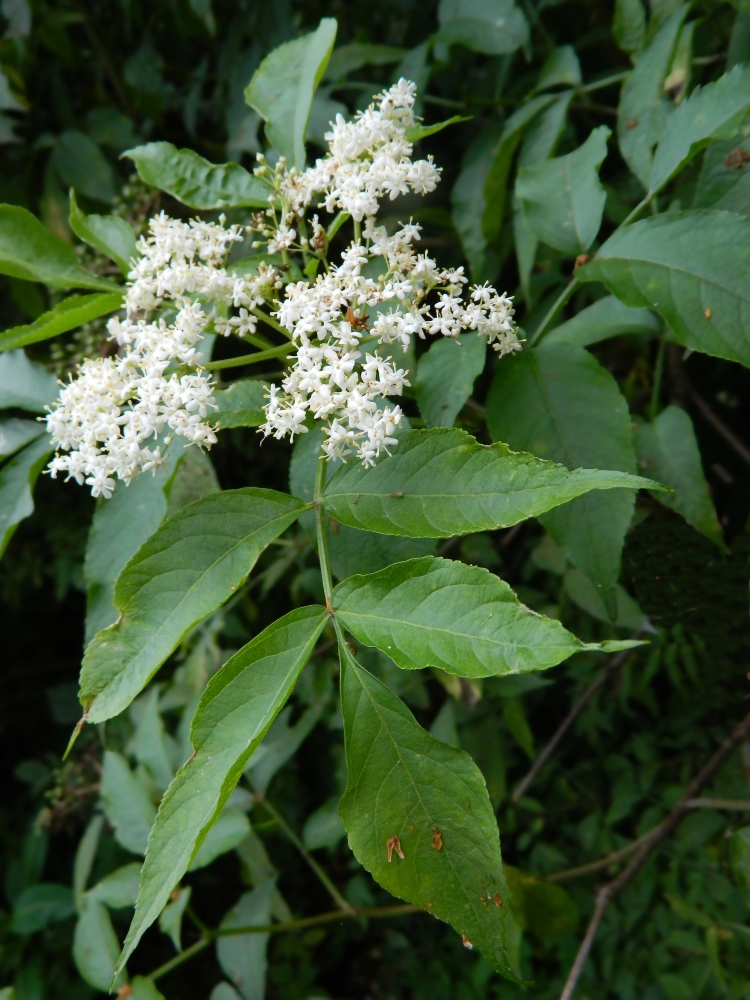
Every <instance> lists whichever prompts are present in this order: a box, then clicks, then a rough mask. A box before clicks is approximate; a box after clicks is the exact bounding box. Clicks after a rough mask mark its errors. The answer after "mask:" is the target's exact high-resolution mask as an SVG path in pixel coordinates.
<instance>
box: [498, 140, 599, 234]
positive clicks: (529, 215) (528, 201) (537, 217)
mask: <svg viewBox="0 0 750 1000" xmlns="http://www.w3.org/2000/svg"><path fill="white" fill-rule="evenodd" d="M610 135H611V132H610V130H609V129H608V128H607V127H606V125H601V126H600V127H599V128H597V129H594V131H593V132H592V133H591V135H590V136H589V137H588V139H587V140H586V142H585V143H584V144H583V145H582V146H580V147H579V148H578V149H576V150H574V151H573V152H572V153H568V154H567V156H560V157H557V158H556V159H554V160H547V161H544V162H542V163H536V164H534V165H532V166H528V167H522V168H521V169H520V170H519V171H518V177H517V179H516V197H517V198H518V199H519V201H520V202H521V204H522V205H523V208H524V213H525V216H526V221H527V222H528V224H529V225H530V226H531V228H532V229H533V230H534V232H535V233H536V235H537V236H538V237H539V239H541V240H543V241H544V242H545V243H548V244H549V245H550V246H552V247H555V249H557V250H561V251H562V252H563V253H570V254H580V253H584V252H585V251H586V250H588V248H589V247H590V246H591V244H592V243H593V241H594V239H595V238H596V234H597V233H598V232H599V227H600V225H601V221H602V213H603V212H604V202H605V201H606V198H607V196H606V193H605V191H604V188H603V187H602V186H601V184H600V182H599V175H598V169H599V167H600V166H601V163H602V161H603V160H604V158H605V156H606V155H607V138H608V137H609V136H610Z"/></svg>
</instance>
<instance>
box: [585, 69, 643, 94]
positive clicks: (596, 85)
mask: <svg viewBox="0 0 750 1000" xmlns="http://www.w3.org/2000/svg"><path fill="white" fill-rule="evenodd" d="M631 73H632V70H630V69H626V70H624V71H623V72H622V73H613V74H612V76H605V77H604V79H603V80H594V82H593V83H587V84H585V85H584V86H583V87H579V88H578V89H579V90H580V91H581V93H583V94H590V93H591V92H592V91H594V90H602V89H603V88H604V87H610V86H611V85H612V84H614V83H622V81H623V80H627V78H628V77H629V76H630V74H631Z"/></svg>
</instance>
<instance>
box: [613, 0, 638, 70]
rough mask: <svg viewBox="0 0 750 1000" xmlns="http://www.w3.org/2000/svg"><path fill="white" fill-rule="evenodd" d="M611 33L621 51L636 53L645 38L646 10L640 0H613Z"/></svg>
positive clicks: (635, 54) (632, 54)
mask: <svg viewBox="0 0 750 1000" xmlns="http://www.w3.org/2000/svg"><path fill="white" fill-rule="evenodd" d="M612 34H613V35H614V37H615V41H616V42H617V45H618V46H619V48H621V49H622V51H623V52H627V53H628V55H630V56H637V55H638V53H639V52H640V51H641V49H642V48H643V43H644V41H645V39H646V11H645V10H644V9H643V4H642V2H641V0H615V16H614V20H613V21H612Z"/></svg>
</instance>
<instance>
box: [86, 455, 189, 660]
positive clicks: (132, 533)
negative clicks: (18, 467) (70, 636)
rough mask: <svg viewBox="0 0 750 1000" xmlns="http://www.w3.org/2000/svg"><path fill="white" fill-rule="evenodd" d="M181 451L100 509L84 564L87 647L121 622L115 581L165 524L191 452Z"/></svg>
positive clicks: (90, 532) (87, 545)
mask: <svg viewBox="0 0 750 1000" xmlns="http://www.w3.org/2000/svg"><path fill="white" fill-rule="evenodd" d="M180 451H181V449H179V447H177V448H176V447H174V446H172V447H171V448H168V449H166V451H165V452H164V463H163V464H162V465H160V466H159V467H158V468H157V469H156V470H155V471H154V474H153V475H151V474H148V475H142V476H139V477H138V478H137V479H135V480H134V481H133V482H132V483H130V485H129V486H128V487H127V489H120V490H115V491H114V493H113V494H112V496H111V498H110V499H109V500H104V499H102V500H100V501H99V502H98V503H97V505H96V509H95V510H94V518H93V521H92V522H91V528H90V530H89V537H88V540H87V543H86V558H85V561H84V564H83V577H84V580H85V581H86V584H87V590H86V623H85V640H86V643H89V642H91V640H92V639H93V638H94V636H95V635H96V633H97V632H99V631H100V630H101V629H105V628H107V626H108V625H112V624H113V623H114V622H116V621H117V618H118V611H117V608H116V607H115V605H114V603H113V597H114V586H115V580H116V579H117V577H118V576H119V575H120V573H121V571H122V570H123V569H124V567H125V564H126V563H127V562H128V560H129V559H130V558H131V557H132V556H134V555H135V553H136V552H137V551H138V549H139V548H140V547H141V545H143V543H144V542H145V541H146V539H147V538H148V537H149V536H150V535H152V534H153V533H154V532H155V531H156V529H157V528H158V527H159V525H160V524H161V522H162V521H163V520H164V517H165V515H166V513H167V494H168V493H169V492H170V487H171V485H172V483H173V481H174V480H173V477H174V473H175V467H176V465H177V463H178V461H179V460H180V459H182V460H183V461H184V454H185V453H184V451H183V452H182V454H181V453H180Z"/></svg>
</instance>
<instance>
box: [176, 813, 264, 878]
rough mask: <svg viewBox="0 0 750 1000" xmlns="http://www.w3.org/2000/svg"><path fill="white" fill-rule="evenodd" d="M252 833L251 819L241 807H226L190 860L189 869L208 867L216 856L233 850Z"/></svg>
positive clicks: (192, 870) (191, 870)
mask: <svg viewBox="0 0 750 1000" xmlns="http://www.w3.org/2000/svg"><path fill="white" fill-rule="evenodd" d="M248 833H250V821H249V820H248V818H247V816H246V815H245V814H244V813H243V812H242V810H241V809H225V810H224V811H223V812H222V813H221V814H220V815H219V816H218V818H217V819H216V822H215V823H214V824H213V825H212V826H211V829H210V830H209V831H208V833H207V834H206V836H205V838H204V840H203V842H202V843H201V845H200V847H199V848H198V850H197V851H196V853H195V857H194V858H193V860H192V861H191V862H190V865H189V867H188V871H190V872H194V871H197V870H198V869H199V868H206V867H207V866H208V865H210V864H211V862H212V861H215V860H216V858H218V857H221V855H222V854H226V853H227V851H233V850H234V848H235V847H237V845H238V844H241V843H242V841H243V840H244V839H245V837H246V836H247V835H248Z"/></svg>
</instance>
